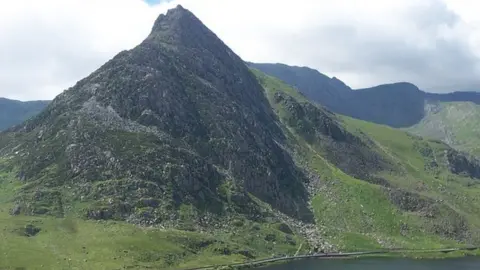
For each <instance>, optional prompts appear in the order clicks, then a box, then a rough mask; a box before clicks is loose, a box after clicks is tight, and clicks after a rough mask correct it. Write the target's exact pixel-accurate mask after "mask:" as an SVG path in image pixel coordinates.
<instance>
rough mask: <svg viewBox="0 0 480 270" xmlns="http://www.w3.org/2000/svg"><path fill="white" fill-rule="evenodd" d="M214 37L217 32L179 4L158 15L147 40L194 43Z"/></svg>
mask: <svg viewBox="0 0 480 270" xmlns="http://www.w3.org/2000/svg"><path fill="white" fill-rule="evenodd" d="M212 37H215V38H216V36H215V34H213V32H211V31H210V30H209V29H208V28H207V27H206V26H205V25H204V24H203V23H202V22H201V21H200V20H199V19H198V18H197V17H196V16H195V15H194V14H193V13H192V12H190V11H189V10H188V9H185V8H184V7H183V6H181V5H178V6H177V7H176V8H173V9H169V10H168V11H167V13H166V14H161V15H160V16H158V18H157V19H156V20H155V23H154V25H153V27H152V31H151V33H150V35H149V37H148V38H147V40H150V41H153V42H155V43H156V42H161V43H169V44H183V45H193V44H192V43H195V42H199V41H204V40H205V39H208V38H212Z"/></svg>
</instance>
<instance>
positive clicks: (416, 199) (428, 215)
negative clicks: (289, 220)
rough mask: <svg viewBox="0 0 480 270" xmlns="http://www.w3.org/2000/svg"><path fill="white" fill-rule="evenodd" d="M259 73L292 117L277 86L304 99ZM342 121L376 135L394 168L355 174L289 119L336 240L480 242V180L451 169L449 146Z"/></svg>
mask: <svg viewBox="0 0 480 270" xmlns="http://www.w3.org/2000/svg"><path fill="white" fill-rule="evenodd" d="M254 72H255V73H256V75H257V76H258V77H259V78H260V81H261V82H262V83H263V85H264V87H265V89H266V90H267V95H268V97H269V99H270V101H271V103H272V105H273V106H274V107H275V109H276V111H277V113H278V114H279V115H280V118H281V119H282V121H283V122H285V123H286V122H287V121H286V120H287V119H288V117H285V115H289V114H290V109H289V108H288V107H285V106H281V105H280V106H279V105H278V104H277V103H276V102H275V96H276V95H278V94H276V93H279V92H282V93H285V94H288V95H291V96H292V97H293V98H295V99H296V100H297V101H298V102H299V103H300V104H301V103H305V102H306V99H305V98H304V97H303V96H301V95H299V94H298V93H297V92H295V90H293V89H291V88H290V87H289V86H287V85H284V84H283V83H282V82H281V81H279V80H277V79H275V78H273V77H268V76H266V75H264V74H261V73H259V72H257V71H254ZM337 121H338V123H339V125H341V126H343V127H344V128H345V129H346V130H347V131H349V132H351V133H352V134H356V135H357V136H359V137H362V138H367V139H368V140H371V141H372V144H370V147H371V150H372V151H373V152H376V153H379V154H381V156H382V157H383V158H384V159H386V160H389V161H390V162H391V164H394V166H393V167H394V169H384V170H380V171H376V172H375V173H374V174H375V175H376V176H377V177H378V178H379V179H383V180H384V181H380V182H378V183H377V184H373V183H369V182H368V181H363V180H360V179H358V178H355V177H353V176H351V175H349V174H347V173H345V172H343V171H341V170H339V169H338V168H336V167H335V166H334V165H333V164H332V163H331V162H329V161H328V160H327V159H326V158H325V153H324V149H325V145H324V144H325V142H324V141H321V142H315V143H309V142H307V141H306V140H305V136H303V135H301V134H299V133H298V132H296V130H295V128H292V127H291V126H289V125H288V123H286V126H287V127H286V129H287V131H288V132H290V133H291V136H290V138H291V140H292V145H293V146H294V147H295V149H296V153H297V161H298V162H299V163H301V164H304V165H305V166H306V167H308V168H309V169H310V170H311V171H313V172H315V173H316V174H318V176H319V178H320V180H319V181H318V182H317V183H316V184H315V188H314V191H313V192H314V194H315V195H314V197H313V200H312V206H313V207H314V209H315V214H316V219H317V223H318V225H319V226H320V228H322V231H323V233H324V237H325V238H326V239H328V240H329V241H330V243H332V244H334V245H335V246H337V248H339V249H341V250H362V249H371V248H380V247H404V248H434V247H446V246H455V245H459V244H465V243H469V244H475V243H479V241H480V235H479V234H478V228H480V219H479V218H480V215H479V214H480V212H479V211H480V204H479V203H478V200H479V199H478V198H480V197H479V195H480V188H479V187H478V183H480V182H479V181H478V180H476V179H470V178H466V177H462V176H458V175H454V174H452V173H450V172H449V170H448V168H447V165H446V160H445V157H444V151H445V150H447V149H448V146H447V145H445V144H443V143H440V142H437V141H430V140H426V139H422V138H420V137H416V136H412V135H409V134H408V133H406V132H403V131H400V130H396V129H392V128H389V127H386V126H381V125H377V124H373V123H369V122H364V121H360V120H356V119H352V118H348V117H343V116H339V117H338V118H337ZM371 165H372V166H373V165H374V164H371ZM378 184H379V185H378Z"/></svg>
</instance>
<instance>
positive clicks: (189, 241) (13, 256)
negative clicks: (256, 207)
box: [0, 173, 309, 269]
mask: <svg viewBox="0 0 480 270" xmlns="http://www.w3.org/2000/svg"><path fill="white" fill-rule="evenodd" d="M0 185H1V187H2V189H0V243H1V244H0V269H147V268H154V269H187V268H193V267H197V266H200V265H211V264H224V263H232V262H242V261H245V260H246V259H248V258H250V257H252V258H253V257H257V258H264V257H270V256H272V254H288V255H293V254H295V252H297V251H299V250H300V251H301V252H302V253H303V252H305V251H306V250H308V248H309V247H308V245H307V244H305V243H304V242H303V240H302V238H301V237H299V236H297V235H295V234H294V233H293V232H289V231H288V230H285V229H282V226H281V224H275V223H271V224H267V223H256V222H253V221H247V220H242V219H239V220H237V221H236V222H235V223H234V224H235V227H233V228H231V230H217V231H216V232H215V234H212V233H208V232H199V231H180V230H175V229H162V228H153V227H140V226H135V225H133V224H128V223H125V222H116V221H87V220H84V219H82V218H78V217H76V216H75V215H70V216H67V217H64V218H54V217H49V216H23V215H20V216H12V215H10V213H9V211H10V209H11V207H12V203H11V202H12V200H13V194H14V193H15V192H14V191H15V189H18V188H20V187H21V186H22V185H21V183H19V181H18V180H17V179H16V177H14V175H12V174H9V173H2V174H0ZM29 226H33V227H34V228H39V229H40V231H39V232H38V234H36V235H34V236H32V235H30V236H28V235H27V234H28V233H29V231H28V230H26V228H27V227H29Z"/></svg>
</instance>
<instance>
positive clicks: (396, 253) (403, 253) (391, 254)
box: [184, 247, 480, 270]
mask: <svg viewBox="0 0 480 270" xmlns="http://www.w3.org/2000/svg"><path fill="white" fill-rule="evenodd" d="M478 250H480V247H459V248H444V249H386V250H372V251H359V252H335V253H317V254H311V255H297V256H287V257H278V258H266V259H260V260H255V261H250V262H242V263H233V264H228V265H215V266H214V265H212V266H205V267H199V268H190V269H184V270H214V269H215V270H216V269H219V270H220V269H221V270H230V269H253V268H263V267H267V266H269V265H274V264H286V263H290V262H293V261H299V260H326V259H328V260H332V259H337V260H345V259H359V258H410V259H416V260H422V259H438V260H440V259H446V258H461V257H469V256H478V255H477V254H466V252H472V251H478ZM459 252H462V254H458V255H455V253H459ZM417 254H449V255H450V256H447V257H446V256H433V257H421V256H408V255H417ZM452 255H453V256H452Z"/></svg>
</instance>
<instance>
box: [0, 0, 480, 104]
mask: <svg viewBox="0 0 480 270" xmlns="http://www.w3.org/2000/svg"><path fill="white" fill-rule="evenodd" d="M177 4H182V5H183V6H184V7H185V8H187V9H190V10H191V11H192V12H194V13H195V14H196V15H197V16H198V17H199V18H200V19H201V20H202V21H203V22H204V23H205V24H206V25H207V26H208V27H209V28H211V29H212V30H213V31H214V32H216V33H217V35H218V36H219V37H220V38H222V39H223V40H224V41H225V42H226V43H227V44H228V45H229V46H230V47H231V48H232V49H233V50H234V51H236V52H237V53H238V54H239V55H240V56H241V57H242V58H243V59H245V60H248V61H255V62H284V63H287V64H294V65H306V66H311V67H313V68H317V69H319V70H320V71H321V72H324V73H326V74H327V75H330V76H337V77H339V78H341V79H343V80H344V81H345V82H346V83H347V84H349V85H351V86H353V87H366V86H370V85H373V84H379V83H384V82H392V81H411V82H413V83H416V84H418V85H419V86H420V87H421V88H424V89H429V90H432V91H444V90H456V89H460V88H467V87H474V86H475V87H476V86H480V81H479V80H478V79H477V78H480V76H478V75H480V74H479V73H480V70H479V63H480V61H479V58H478V57H479V55H480V46H479V45H480V29H479V26H480V24H479V22H478V21H477V14H475V12H474V11H475V10H479V9H480V3H478V2H477V1H475V0H471V1H468V0H443V1H442V0H389V1H385V0H366V1H355V0H336V1H327V0H296V1H278V0H262V1H258V0H174V1H172V2H170V3H168V4H160V5H156V6H149V5H147V4H146V3H145V2H143V1H142V0H41V1H39V0H24V1H12V0H10V1H8V0H0V96H6V97H10V98H19V99H48V98H53V97H54V96H55V95H56V94H58V93H59V92H61V91H62V90H63V89H65V88H66V87H68V86H71V85H73V84H74V83H75V82H76V81H77V80H79V79H81V78H83V77H85V76H86V75H88V74H89V73H90V72H92V71H93V70H95V69H96V68H97V67H99V66H100V65H101V64H103V63H104V62H105V61H107V60H108V59H110V58H111V57H113V56H114V55H115V54H116V53H118V52H119V51H120V50H123V49H129V48H132V47H133V46H134V45H136V44H137V43H139V42H140V41H141V40H142V39H143V38H144V37H145V36H146V35H147V34H148V32H149V31H150V29H151V26H152V24H153V21H154V20H155V18H156V17H157V16H158V14H159V13H160V12H164V11H165V10H166V9H167V8H170V7H173V6H175V5H177ZM478 89H480V87H479V88H478Z"/></svg>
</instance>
